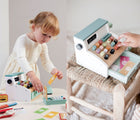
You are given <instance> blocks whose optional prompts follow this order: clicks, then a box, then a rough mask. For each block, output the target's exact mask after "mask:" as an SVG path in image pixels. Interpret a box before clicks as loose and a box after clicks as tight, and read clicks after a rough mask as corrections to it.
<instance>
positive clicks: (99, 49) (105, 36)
mask: <svg viewBox="0 0 140 120" xmlns="http://www.w3.org/2000/svg"><path fill="white" fill-rule="evenodd" d="M119 42H122V40H120V41H118V36H117V35H116V34H115V33H112V32H110V29H109V25H108V21H106V20H104V19H101V18H99V19H97V20H95V21H94V22H93V23H91V24H90V25H88V26H87V27H86V28H84V29H83V30H81V31H80V32H79V33H77V34H75V35H74V48H75V54H76V62H77V63H78V64H79V65H81V66H84V67H85V68H88V69H90V70H92V71H94V72H96V73H98V74H100V75H102V76H104V77H108V76H112V77H114V78H116V79H118V80H120V81H121V82H123V83H127V82H128V80H129V79H130V77H131V76H132V75H133V73H134V72H135V71H136V70H137V69H138V67H139V66H140V56H138V55H136V54H134V53H132V52H130V51H128V50H126V47H124V46H122V47H118V43H119Z"/></svg>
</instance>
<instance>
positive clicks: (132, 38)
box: [119, 32, 140, 120]
mask: <svg viewBox="0 0 140 120" xmlns="http://www.w3.org/2000/svg"><path fill="white" fill-rule="evenodd" d="M121 38H126V40H125V41H124V42H122V43H121V44H120V45H119V46H130V47H140V35H139V34H134V33H129V32H128V33H124V34H122V35H120V36H119V39H121ZM139 71H140V70H139ZM139 73H140V72H139ZM132 120H140V104H137V105H136V108H135V111H134V115H133V117H132Z"/></svg>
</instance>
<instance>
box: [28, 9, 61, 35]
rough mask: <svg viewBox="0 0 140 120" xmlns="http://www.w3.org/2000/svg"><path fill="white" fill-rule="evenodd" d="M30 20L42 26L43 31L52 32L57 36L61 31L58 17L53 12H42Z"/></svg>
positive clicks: (31, 22)
mask: <svg viewBox="0 0 140 120" xmlns="http://www.w3.org/2000/svg"><path fill="white" fill-rule="evenodd" d="M29 22H30V24H35V26H39V27H41V29H42V32H43V33H47V32H51V33H52V36H56V35H58V34H59V32H60V31H59V23H58V19H57V17H56V16H55V15H54V14H53V13H52V12H40V13H39V14H38V15H37V16H36V17H35V18H34V19H33V20H30V21H29Z"/></svg>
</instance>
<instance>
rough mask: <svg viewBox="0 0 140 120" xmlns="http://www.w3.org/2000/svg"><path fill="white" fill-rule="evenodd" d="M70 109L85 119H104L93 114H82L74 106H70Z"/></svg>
mask: <svg viewBox="0 0 140 120" xmlns="http://www.w3.org/2000/svg"><path fill="white" fill-rule="evenodd" d="M71 109H72V111H74V112H75V113H76V114H78V115H79V116H81V117H82V118H84V119H85V120H104V119H101V118H97V117H93V116H90V115H87V114H84V113H83V112H81V111H79V110H78V109H77V108H75V107H72V108H71Z"/></svg>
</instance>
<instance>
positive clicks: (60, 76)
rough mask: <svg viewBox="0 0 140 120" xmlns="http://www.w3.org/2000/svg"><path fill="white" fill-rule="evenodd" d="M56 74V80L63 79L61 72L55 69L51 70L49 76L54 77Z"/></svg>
mask: <svg viewBox="0 0 140 120" xmlns="http://www.w3.org/2000/svg"><path fill="white" fill-rule="evenodd" d="M56 73H57V75H56V76H57V78H58V79H62V78H63V74H62V72H61V71H59V70H57V69H56V68H54V69H53V70H52V72H51V74H52V75H54V74H56Z"/></svg>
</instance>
